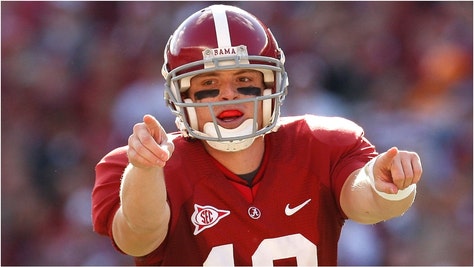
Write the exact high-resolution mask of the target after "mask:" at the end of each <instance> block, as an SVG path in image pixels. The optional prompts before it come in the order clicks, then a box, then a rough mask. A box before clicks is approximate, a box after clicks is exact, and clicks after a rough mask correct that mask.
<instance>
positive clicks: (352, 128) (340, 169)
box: [306, 116, 377, 219]
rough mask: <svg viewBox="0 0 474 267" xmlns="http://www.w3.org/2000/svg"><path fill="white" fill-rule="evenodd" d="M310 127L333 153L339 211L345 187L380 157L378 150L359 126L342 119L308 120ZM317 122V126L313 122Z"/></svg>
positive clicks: (333, 184) (332, 178)
mask: <svg viewBox="0 0 474 267" xmlns="http://www.w3.org/2000/svg"><path fill="white" fill-rule="evenodd" d="M306 120H307V122H308V125H309V126H310V127H312V128H313V129H312V132H313V134H314V135H315V136H316V138H317V139H318V140H319V141H320V142H321V143H323V144H324V145H323V147H324V148H325V150H326V153H329V154H330V165H331V166H330V180H329V182H330V185H329V186H330V188H331V190H332V192H333V195H334V196H335V200H336V201H337V203H338V207H339V211H340V213H341V214H342V215H343V217H344V218H346V219H347V216H346V215H345V214H344V212H343V211H342V208H341V206H340V202H339V200H340V196H341V192H342V187H343V185H344V183H345V182H346V180H347V178H348V177H349V175H350V174H351V173H352V172H354V171H355V170H357V169H360V168H362V167H363V166H364V165H365V164H366V163H367V162H368V161H369V160H370V159H372V158H374V157H375V156H377V152H376V150H375V147H374V146H373V145H372V144H371V143H370V142H369V140H367V138H366V137H365V136H364V130H363V129H362V127H360V126H359V125H357V124H356V123H354V122H352V121H350V120H348V119H344V118H340V117H318V118H315V117H311V116H310V117H307V118H306ZM311 120H317V123H314V122H311Z"/></svg>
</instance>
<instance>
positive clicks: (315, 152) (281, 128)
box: [92, 5, 422, 266]
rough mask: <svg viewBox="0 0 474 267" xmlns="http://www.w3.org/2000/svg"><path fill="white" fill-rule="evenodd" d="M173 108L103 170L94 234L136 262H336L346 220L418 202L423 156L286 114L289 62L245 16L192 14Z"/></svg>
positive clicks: (178, 36) (343, 124)
mask: <svg viewBox="0 0 474 267" xmlns="http://www.w3.org/2000/svg"><path fill="white" fill-rule="evenodd" d="M164 59H165V62H164V65H163V71H162V72H163V76H164V78H165V79H166V87H167V88H166V92H165V96H164V98H165V100H166V102H167V104H168V106H169V108H170V109H171V112H172V113H173V114H174V115H176V122H177V126H178V129H179V131H178V132H177V133H170V134H167V133H166V132H165V131H164V130H163V128H162V127H161V126H160V123H159V122H158V121H157V120H156V119H155V118H154V117H152V116H150V115H145V116H144V118H143V121H142V122H139V123H137V124H136V125H135V126H134V127H133V133H132V134H131V136H130V138H129V139H128V145H127V146H124V147H120V148H117V149H115V150H113V151H111V152H110V153H109V154H107V155H106V156H105V157H104V158H103V159H102V160H101V161H100V162H99V163H98V165H97V166H96V182H95V187H94V189H93V193H92V200H93V208H92V214H93V225H94V230H95V231H96V232H98V233H100V234H103V235H107V236H109V237H110V238H111V239H112V240H113V244H114V246H115V247H116V248H117V249H118V250H119V251H121V252H123V253H125V254H128V255H131V256H133V257H135V263H136V264H137V265H181V266H188V265H206V266H210V265H219V266H223V265H226V266H235V265H247V266H257V265H260V266H261V265H313V266H315V265H336V264H337V243H338V239H339V236H340V233H341V228H342V226H343V224H344V221H345V220H347V219H351V220H354V221H356V222H360V223H364V224H374V223H377V222H380V221H384V220H388V219H390V218H393V217H397V216H400V215H402V214H403V213H404V212H406V210H407V209H408V208H409V207H410V206H411V205H412V203H413V201H414V198H415V194H416V184H417V183H418V182H419V181H420V178H421V173H422V166H421V162H420V158H419V157H418V155H417V154H416V153H415V152H410V151H402V150H398V149H397V148H396V147H393V148H391V149H389V150H388V151H385V152H383V153H380V154H379V153H377V152H376V149H375V147H374V146H373V145H372V144H371V143H370V142H369V141H368V140H367V139H366V138H365V137H364V133H363V129H361V127H359V126H358V125H356V124H355V123H353V122H351V121H349V120H347V119H343V118H328V117H321V116H316V115H303V116H296V117H280V107H281V105H282V103H283V101H284V99H285V96H286V94H287V87H288V76H287V72H286V71H285V68H284V63H285V56H284V53H283V51H282V50H281V49H280V47H279V46H278V43H277V41H276V40H275V38H274V36H273V34H272V32H271V31H270V30H269V28H267V27H266V26H265V25H264V24H263V23H262V22H261V21H260V20H259V19H257V18H256V17H255V16H253V15H251V14H249V13H248V12H246V11H244V10H242V9H239V8H237V7H233V6H228V5H212V6H210V7H207V8H204V9H202V10H200V11H198V12H196V13H194V14H192V15H191V16H190V17H188V18H187V19H186V20H185V21H184V22H183V23H182V24H181V25H180V26H179V27H178V28H177V29H176V31H175V32H174V33H173V34H172V36H171V38H170V39H169V41H168V43H167V45H166V48H165V51H164Z"/></svg>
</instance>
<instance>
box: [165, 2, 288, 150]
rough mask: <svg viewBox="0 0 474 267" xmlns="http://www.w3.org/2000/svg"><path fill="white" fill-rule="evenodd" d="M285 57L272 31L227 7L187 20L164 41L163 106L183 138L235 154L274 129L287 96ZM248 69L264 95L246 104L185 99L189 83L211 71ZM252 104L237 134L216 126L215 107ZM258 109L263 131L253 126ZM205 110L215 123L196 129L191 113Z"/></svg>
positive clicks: (203, 12)
mask: <svg viewBox="0 0 474 267" xmlns="http://www.w3.org/2000/svg"><path fill="white" fill-rule="evenodd" d="M284 61H285V57H284V54H283V51H282V50H281V49H280V48H279V47H278V44H277V42H276V40H275V38H274V37H273V34H272V33H271V32H270V30H269V29H268V28H267V27H266V26H265V25H264V24H263V23H262V22H261V21H260V20H259V19H257V18H256V17H255V16H253V15H252V14H250V13H248V12H246V11H244V10H242V9H240V8H237V7H234V6H228V5H212V6H209V7H207V8H204V9H202V10H200V11H198V12H196V13H194V14H192V15H191V16H190V17H188V18H187V19H186V20H185V21H184V22H183V23H182V24H181V25H180V26H179V27H178V28H177V29H176V31H175V32H174V33H173V35H172V36H171V37H170V39H169V40H168V43H167V45H166V48H165V52H164V64H163V68H162V74H163V77H164V78H165V79H166V89H165V95H164V98H165V101H166V103H167V104H168V106H169V108H170V109H171V111H172V112H173V114H175V115H176V117H177V118H176V124H177V126H178V128H179V130H180V131H181V132H182V133H183V135H184V136H186V137H194V138H198V139H202V140H206V141H207V142H208V143H209V144H210V145H211V146H212V147H214V148H216V149H219V150H222V151H239V150H242V149H245V148H247V147H248V146H250V145H251V144H252V142H253V140H254V139H255V138H256V137H258V136H261V135H264V134H266V133H268V132H270V131H271V130H272V129H274V128H275V126H276V124H277V120H278V118H279V116H280V106H281V105H282V103H283V100H284V98H285V96H286V93H287V86H288V78H287V73H286V72H285V69H284ZM226 69H252V70H258V71H260V72H261V73H262V74H263V79H264V83H265V86H266V88H267V89H265V90H264V92H263V95H261V96H255V97H252V98H246V99H237V100H228V101H219V102H212V103H193V102H192V101H191V99H189V98H187V97H185V95H186V94H185V92H186V91H187V90H188V89H189V87H190V81H191V78H192V77H194V76H196V75H199V74H202V73H205V72H211V71H217V70H226ZM243 102H253V103H254V107H255V108H254V110H255V114H254V116H253V119H249V120H247V121H245V122H244V123H242V124H241V125H240V126H239V127H237V128H235V129H226V128H223V127H221V126H219V124H218V119H217V118H216V114H214V113H213V111H212V110H213V107H215V106H218V105H230V104H238V103H243ZM258 105H262V110H263V111H262V114H261V115H260V116H262V121H263V125H262V126H261V127H259V126H258V125H257V116H259V115H258V114H257V113H258V112H257V110H258V109H257V107H258ZM197 107H207V108H208V109H209V112H210V114H212V116H213V121H212V122H209V123H206V124H205V125H204V129H202V130H199V129H198V122H197V116H196V112H195V108H197Z"/></svg>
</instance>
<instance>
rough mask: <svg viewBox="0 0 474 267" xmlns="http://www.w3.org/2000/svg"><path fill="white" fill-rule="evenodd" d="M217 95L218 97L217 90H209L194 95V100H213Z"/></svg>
mask: <svg viewBox="0 0 474 267" xmlns="http://www.w3.org/2000/svg"><path fill="white" fill-rule="evenodd" d="M218 95H219V89H209V90H202V91H199V92H196V93H194V98H195V99H196V100H202V99H204V98H213V97H216V96H218Z"/></svg>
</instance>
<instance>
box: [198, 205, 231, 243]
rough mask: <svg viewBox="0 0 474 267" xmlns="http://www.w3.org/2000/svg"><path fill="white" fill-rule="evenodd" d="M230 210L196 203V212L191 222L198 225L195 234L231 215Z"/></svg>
mask: <svg viewBox="0 0 474 267" xmlns="http://www.w3.org/2000/svg"><path fill="white" fill-rule="evenodd" d="M229 214H230V211H228V210H220V209H216V208H214V207H212V206H201V205H198V204H194V213H193V215H192V216H191V222H192V223H193V224H194V225H195V226H196V228H195V229H194V235H197V234H199V233H200V232H202V231H204V230H205V229H207V228H211V227H213V226H214V225H216V224H217V223H218V222H219V221H220V220H221V219H222V218H224V217H225V216H227V215H229Z"/></svg>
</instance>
